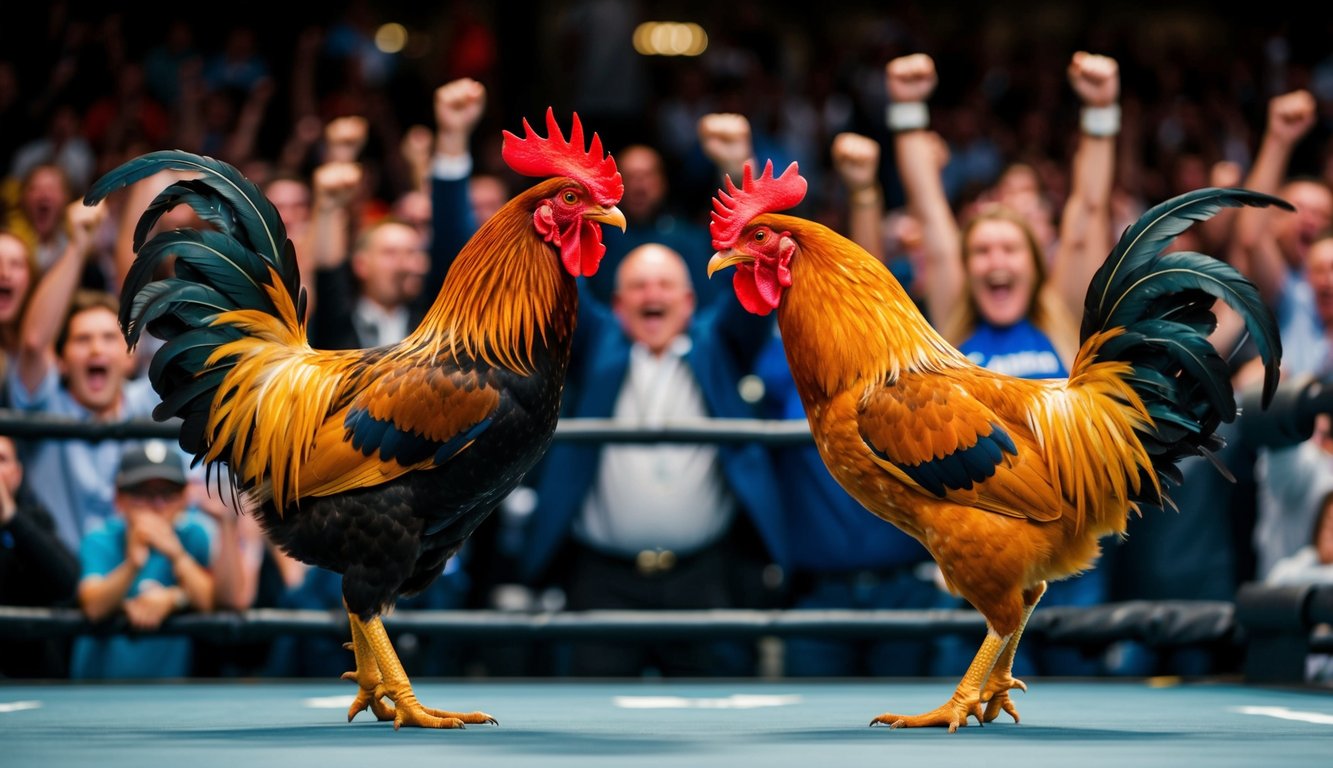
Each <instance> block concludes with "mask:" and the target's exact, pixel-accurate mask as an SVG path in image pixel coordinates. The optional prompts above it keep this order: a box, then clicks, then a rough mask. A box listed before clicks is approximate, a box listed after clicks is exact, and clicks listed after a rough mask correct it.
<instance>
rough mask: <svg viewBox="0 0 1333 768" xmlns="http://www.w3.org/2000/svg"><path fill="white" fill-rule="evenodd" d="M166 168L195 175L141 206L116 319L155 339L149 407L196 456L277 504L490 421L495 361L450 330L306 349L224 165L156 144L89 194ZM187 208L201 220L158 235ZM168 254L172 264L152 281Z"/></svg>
mask: <svg viewBox="0 0 1333 768" xmlns="http://www.w3.org/2000/svg"><path fill="white" fill-rule="evenodd" d="M163 170H174V171H184V172H188V173H190V174H192V175H194V176H195V178H186V179H182V180H178V181H176V182H174V183H173V184H171V185H170V186H168V187H167V188H166V189H164V190H163V191H162V192H161V193H160V194H159V195H158V196H157V198H156V199H155V200H154V201H153V203H152V204H151V205H150V206H149V208H148V209H147V210H146V211H145V212H144V215H143V216H142V217H141V218H140V221H139V224H138V227H137V228H136V230H135V235H134V247H135V250H136V251H137V252H138V256H137V258H136V260H135V262H134V264H133V266H132V267H131V269H130V270H129V272H128V274H127V275H126V279H125V283H124V286H123V288H122V302H121V325H122V328H123V330H124V331H125V336H126V340H127V341H128V342H129V344H130V345H131V346H134V345H135V344H136V343H137V341H138V338H139V335H140V334H141V333H142V332H143V331H144V330H145V329H147V330H148V331H149V332H150V333H152V334H153V335H154V336H156V337H158V338H160V339H162V340H163V341H164V342H165V344H164V345H163V346H162V348H161V349H160V350H159V351H158V352H157V353H156V354H155V355H154V357H153V360H152V363H151V365H150V367H149V371H148V375H149V378H150V380H151V381H152V383H153V387H154V389H155V390H156V391H157V392H158V393H159V395H160V396H161V397H162V398H163V400H162V402H161V404H160V405H159V406H158V408H157V410H156V411H155V414H154V415H155V416H156V417H157V418H159V419H164V418H167V417H170V416H179V417H181V418H182V420H183V424H182V428H181V436H180V442H181V445H182V447H183V448H185V449H186V450H187V451H190V452H191V453H193V454H194V455H195V458H196V461H201V460H202V461H205V462H207V463H210V464H211V463H213V462H219V461H220V462H224V463H226V464H227V465H229V467H230V468H231V470H232V474H233V476H234V477H235V479H236V480H237V481H238V482H239V483H240V486H241V487H242V488H243V489H245V490H246V491H248V492H249V493H250V494H252V495H253V496H255V497H256V500H258V501H265V500H268V499H270V498H271V499H272V500H273V501H274V504H275V506H276V507H277V509H278V510H283V509H285V508H286V507H287V506H289V505H291V504H293V503H295V501H296V500H297V499H298V498H300V497H302V496H326V495H330V494H336V493H339V492H342V491H346V490H349V489H353V488H358V487H364V486H367V485H374V484H377V483H382V482H386V481H388V480H391V479H393V478H395V477H398V476H400V475H403V474H405V473H407V472H410V471H413V470H417V469H423V468H428V467H432V466H436V465H439V464H442V463H443V462H445V461H447V460H448V459H449V458H450V457H451V456H453V455H455V454H457V452H458V451H460V450H462V449H463V448H464V447H465V446H467V445H468V444H469V443H470V442H471V441H473V440H474V439H475V438H476V437H477V436H478V435H479V434H481V433H482V432H483V431H484V430H485V429H486V428H487V427H488V426H489V425H490V424H491V423H492V422H493V420H494V418H495V414H496V412H497V410H498V409H499V408H500V407H501V402H502V399H503V398H502V394H501V386H500V383H499V382H497V381H496V380H495V376H497V375H500V374H499V372H495V371H492V370H490V369H488V368H487V367H485V366H475V367H467V366H463V365H460V364H459V361H458V359H457V358H456V356H455V355H454V354H453V350H452V348H451V347H450V345H449V339H448V338H447V336H448V333H447V332H438V333H428V332H425V331H423V330H422V329H418V331H417V332H416V333H414V334H413V335H411V336H409V337H408V338H407V339H406V340H404V341H403V342H402V343H400V344H398V345H396V346H392V347H382V348H378V349H370V350H340V351H323V350H315V349H312V348H311V347H310V346H309V344H308V342H307V340H306V335H305V323H304V312H305V296H304V293H303V292H302V291H301V288H300V276H299V273H298V271H297V266H296V259H295V255H294V253H293V251H292V244H291V242H290V241H289V240H288V239H287V237H286V231H285V229H284V227H283V225H282V221H281V219H280V218H279V217H278V215H277V211H276V210H275V209H274V208H273V206H272V204H271V203H270V202H269V201H268V200H267V199H266V198H264V196H263V195H262V194H261V193H260V191H259V189H258V188H257V187H255V185H254V184H253V183H252V182H250V181H249V180H248V179H246V178H244V177H243V176H241V175H240V173H239V172H237V171H236V169H234V168H232V167H231V166H229V165H226V164H225V163H219V162H217V161H215V160H212V159H210V158H205V157H199V156H196V155H191V154H188V153H184V152H176V151H164V152H154V153H150V154H148V155H144V156H142V157H140V158H137V159H135V160H132V161H130V162H128V163H126V164H125V165H123V166H121V167H120V168H118V169H116V170H114V171H112V172H111V173H109V174H107V175H106V176H104V177H103V178H101V179H100V180H98V182H97V183H96V184H94V186H93V187H92V188H91V190H90V191H89V193H88V195H87V198H86V200H85V202H87V203H88V204H92V203H95V202H97V201H99V200H101V199H103V198H104V197H106V196H107V195H108V194H110V193H111V192H113V191H115V190H117V189H120V188H122V187H124V186H127V185H129V184H132V183H135V182H137V181H139V180H141V179H144V178H147V177H148V176H151V175H153V174H155V173H158V172H160V171H163ZM178 204H187V205H189V206H190V207H191V208H193V209H194V210H195V212H196V213H198V214H199V216H200V217H201V218H202V219H203V220H204V221H206V222H208V223H209V224H211V225H212V227H213V229H209V230H175V231H168V232H162V233H159V234H157V235H156V236H154V237H153V238H152V239H151V240H148V242H145V239H146V237H147V233H148V232H149V231H150V230H151V229H152V228H153V226H154V225H155V224H156V222H157V221H158V219H160V218H161V216H162V215H163V214H164V213H166V212H167V211H169V210H171V209H172V208H174V207H175V206H176V205H178ZM169 256H170V257H174V262H172V265H173V273H174V274H173V276H171V277H168V278H165V279H161V280H156V279H154V278H155V277H156V275H157V273H158V271H159V268H160V267H161V266H162V265H163V264H165V263H166V262H167V261H168V257H169Z"/></svg>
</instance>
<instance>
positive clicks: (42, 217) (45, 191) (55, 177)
mask: <svg viewBox="0 0 1333 768" xmlns="http://www.w3.org/2000/svg"><path fill="white" fill-rule="evenodd" d="M73 199H74V189H73V187H72V186H71V185H70V180H69V176H67V175H66V174H65V172H64V171H63V170H61V168H60V166H58V165H54V164H50V163H41V164H38V165H34V166H32V167H30V168H29V169H28V170H27V172H26V174H25V175H24V176H23V177H22V180H21V182H20V184H19V197H18V205H17V206H15V208H14V209H13V210H12V211H10V212H9V217H8V221H7V224H6V228H7V229H9V230H10V231H11V232H13V233H14V234H16V235H18V236H19V237H22V238H23V240H24V241H25V242H26V243H27V244H28V248H29V249H31V250H32V253H33V257H34V259H35V260H36V263H37V270H38V274H41V273H42V272H45V271H46V270H47V269H49V268H50V267H51V265H52V264H54V263H55V261H56V259H57V258H59V257H60V253H61V252H62V251H63V250H65V246H66V244H67V242H68V236H67V234H66V232H65V230H64V227H63V224H64V222H65V219H64V217H65V206H67V205H68V204H69V203H70V201H72V200H73ZM79 279H80V281H82V280H83V273H82V272H80V275H79Z"/></svg>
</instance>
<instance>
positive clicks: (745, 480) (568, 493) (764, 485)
mask: <svg viewBox="0 0 1333 768" xmlns="http://www.w3.org/2000/svg"><path fill="white" fill-rule="evenodd" d="M772 324H773V318H772V316H771V315H770V316H768V317H758V316H756V315H753V314H750V313H749V312H746V311H745V309H744V308H742V307H741V305H740V303H739V302H738V301H737V300H736V297H735V295H734V293H733V292H732V291H731V290H724V291H719V292H718V295H717V297H716V298H715V299H714V301H713V302H712V303H711V304H710V305H708V306H701V307H699V309H697V310H696V311H695V315H694V319H693V320H692V321H691V323H690V325H689V328H688V330H687V334H688V336H689V338H690V340H691V342H692V343H693V348H692V349H691V350H690V352H689V353H688V354H686V355H685V358H684V361H685V363H686V365H688V366H689V368H690V370H691V371H692V372H693V373H694V376H695V379H696V380H697V381H698V383H699V389H700V390H701V392H702V394H703V398H704V402H705V404H706V406H707V408H708V412H709V415H710V416H712V417H715V418H754V417H755V416H756V410H755V407H754V406H753V405H751V404H750V403H747V402H745V400H744V399H742V398H741V396H740V391H739V389H738V386H737V385H738V382H739V381H740V378H741V376H743V375H744V374H746V373H748V372H749V371H750V370H751V369H752V368H753V365H754V362H755V359H756V358H757V356H758V355H759V352H760V350H761V349H762V348H763V346H764V345H765V344H766V343H767V341H768V339H769V337H770V336H771V335H772V328H773V325H772ZM630 346H631V342H630V339H629V337H627V336H626V335H625V332H624V330H622V328H621V326H620V321H619V320H617V319H616V317H615V316H614V315H613V314H612V313H611V311H610V309H609V308H607V307H606V305H604V304H601V303H600V302H598V301H596V300H595V299H593V298H592V297H591V295H590V292H588V291H587V290H585V286H582V285H581V286H580V290H579V319H578V328H577V329H576V330H575V334H574V349H573V358H572V360H571V362H570V370H569V376H568V378H567V379H566V384H565V393H564V412H565V415H566V416H572V417H578V418H610V417H611V415H612V411H613V409H614V408H615V402H616V398H617V396H618V395H619V394H620V388H621V386H622V385H623V384H624V382H625V377H626V375H627V374H628V372H629V358H630ZM720 447H721V450H720V452H719V459H720V460H721V462H722V472H723V476H724V479H725V481H726V483H727V485H728V487H729V488H730V489H731V492H732V494H733V495H734V496H735V497H736V501H737V504H738V506H739V511H740V512H741V513H743V514H747V515H749V518H750V520H751V522H753V524H754V527H755V529H756V530H757V531H758V532H759V535H760V537H761V538H762V539H763V542H764V545H765V546H766V547H767V549H768V554H769V556H770V557H771V558H772V560H773V562H775V563H777V564H778V565H781V566H783V567H786V565H787V559H788V558H787V549H788V546H787V534H786V529H785V526H784V524H783V515H782V508H781V499H780V495H779V493H778V483H777V476H776V473H775V472H774V470H773V465H772V462H771V460H770V458H769V455H768V452H767V451H766V450H765V449H764V447H763V446H760V445H757V444H754V443H724V444H722V445H721V446H720ZM601 452H602V446H601V445H597V444H594V443H583V442H578V443H575V442H569V441H560V440H557V441H556V442H555V443H554V445H553V446H552V448H551V450H550V452H549V453H547V455H546V458H545V459H544V460H543V462H542V464H541V465H540V466H539V468H538V476H537V481H536V490H537V508H536V511H535V512H534V513H533V517H532V520H531V521H530V523H529V526H528V531H527V536H526V540H525V542H524V547H523V556H522V557H521V558H520V563H521V565H520V567H521V568H522V576H523V578H524V580H525V581H527V582H535V581H537V580H538V579H540V578H541V576H542V575H543V574H544V572H545V571H546V569H547V567H548V566H549V565H550V564H551V562H552V560H553V559H554V558H555V555H556V553H557V552H559V551H560V549H561V548H562V547H563V546H564V545H565V543H566V539H567V538H568V536H569V532H570V529H571V527H572V525H573V523H574V520H575V518H576V517H577V516H578V513H579V511H580V510H581V509H582V507H583V502H584V499H585V498H586V497H587V495H588V492H589V490H590V489H591V488H592V486H593V482H594V481H595V479H596V476H597V468H598V465H599V463H600V458H601Z"/></svg>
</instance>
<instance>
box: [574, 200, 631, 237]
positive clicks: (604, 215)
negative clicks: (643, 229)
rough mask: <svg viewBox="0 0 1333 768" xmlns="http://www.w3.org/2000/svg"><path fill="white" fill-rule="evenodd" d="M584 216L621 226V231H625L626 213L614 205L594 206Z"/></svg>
mask: <svg viewBox="0 0 1333 768" xmlns="http://www.w3.org/2000/svg"><path fill="white" fill-rule="evenodd" d="M583 218H585V219H588V220H589V221H600V222H601V223H603V224H610V225H612V226H614V227H620V231H621V232H624V231H625V214H623V213H621V212H620V209H619V208H617V207H615V206H614V205H613V206H611V207H610V208H593V209H591V210H589V211H588V212H587V213H585V214H583Z"/></svg>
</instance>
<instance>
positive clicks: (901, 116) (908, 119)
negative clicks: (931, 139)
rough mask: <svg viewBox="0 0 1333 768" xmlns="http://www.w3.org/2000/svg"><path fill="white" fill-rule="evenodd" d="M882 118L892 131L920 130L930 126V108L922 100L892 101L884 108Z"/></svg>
mask: <svg viewBox="0 0 1333 768" xmlns="http://www.w3.org/2000/svg"><path fill="white" fill-rule="evenodd" d="M884 120H885V122H887V123H888V124H889V130H891V131H894V132H898V131H920V130H923V129H925V128H929V127H930V110H929V109H927V108H926V102H924V101H900V102H894V103H892V104H890V105H889V107H888V109H886V110H884Z"/></svg>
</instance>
